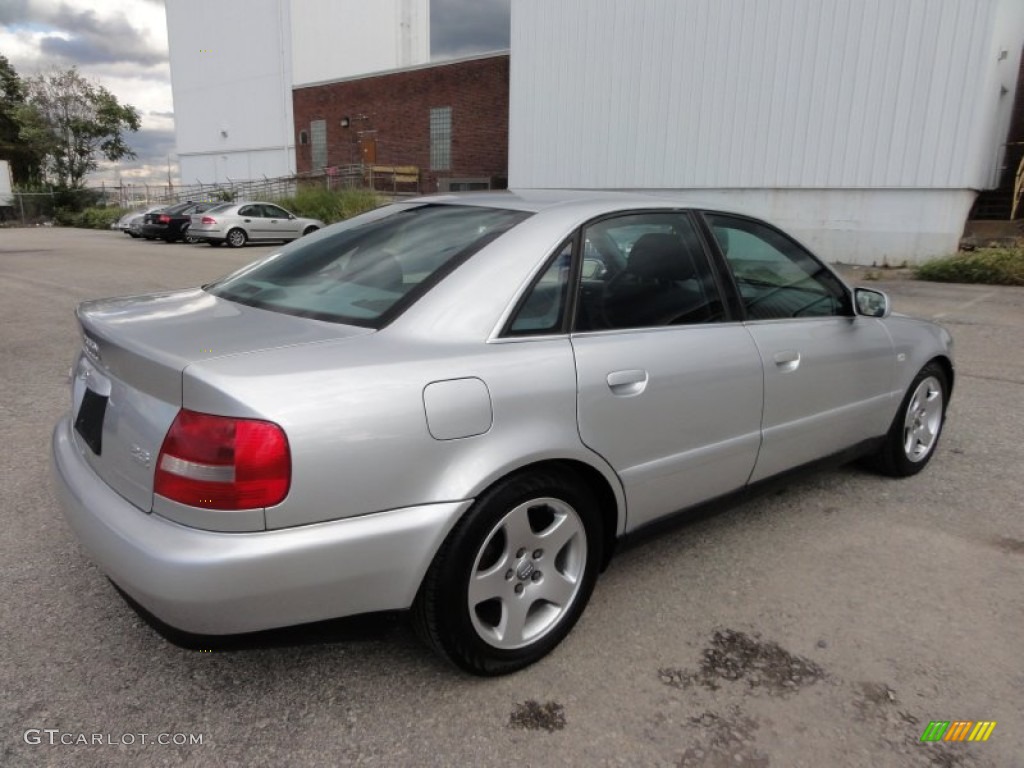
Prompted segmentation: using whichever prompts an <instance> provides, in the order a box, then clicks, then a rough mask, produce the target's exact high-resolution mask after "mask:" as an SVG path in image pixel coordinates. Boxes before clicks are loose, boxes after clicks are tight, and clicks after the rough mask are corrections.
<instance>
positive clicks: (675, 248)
mask: <svg viewBox="0 0 1024 768" xmlns="http://www.w3.org/2000/svg"><path fill="white" fill-rule="evenodd" d="M626 271H628V272H631V273H632V274H634V275H636V276H637V277H639V278H641V279H643V280H689V279H690V278H691V277H693V274H694V271H695V270H694V266H693V256H692V254H691V251H690V249H689V248H687V247H686V246H685V245H684V243H683V241H682V240H681V239H680V238H679V236H678V235H672V234H669V233H667V232H649V233H648V234H646V235H641V236H640V238H639V239H638V240H637V241H636V242H635V243H633V248H632V250H630V252H629V261H628V262H627V263H626Z"/></svg>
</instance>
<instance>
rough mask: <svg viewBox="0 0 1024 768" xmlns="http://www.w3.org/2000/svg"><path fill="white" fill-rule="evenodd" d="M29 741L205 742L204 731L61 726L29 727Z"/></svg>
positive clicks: (105, 743) (98, 743)
mask: <svg viewBox="0 0 1024 768" xmlns="http://www.w3.org/2000/svg"><path fill="white" fill-rule="evenodd" d="M22 738H23V739H24V740H25V743H26V744H31V745H33V746H35V745H38V744H48V745H51V746H65V747H90V746H96V747H101V746H109V747H121V746H126V747H131V746H137V745H141V746H145V747H151V746H160V747H193V746H196V745H201V744H202V743H203V734H201V733H84V732H82V733H75V732H73V731H62V730H60V729H59V728H29V729H27V730H26V731H25V733H24V734H23V735H22Z"/></svg>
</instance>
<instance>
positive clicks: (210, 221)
mask: <svg viewBox="0 0 1024 768" xmlns="http://www.w3.org/2000/svg"><path fill="white" fill-rule="evenodd" d="M201 221H202V223H203V224H216V223H217V220H216V219H215V218H213V216H203V218H202V219H201Z"/></svg>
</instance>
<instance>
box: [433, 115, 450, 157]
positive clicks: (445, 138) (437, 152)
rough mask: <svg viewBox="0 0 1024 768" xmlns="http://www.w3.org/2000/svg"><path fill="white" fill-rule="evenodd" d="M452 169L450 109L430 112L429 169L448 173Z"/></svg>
mask: <svg viewBox="0 0 1024 768" xmlns="http://www.w3.org/2000/svg"><path fill="white" fill-rule="evenodd" d="M451 168H452V108H451V107H434V108H433V109H431V110H430V169H431V170H433V171H450V170H451Z"/></svg>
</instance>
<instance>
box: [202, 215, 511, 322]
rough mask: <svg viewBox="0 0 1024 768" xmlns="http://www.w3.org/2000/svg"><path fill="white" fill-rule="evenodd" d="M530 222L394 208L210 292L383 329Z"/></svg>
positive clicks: (312, 240) (293, 249)
mask: <svg viewBox="0 0 1024 768" xmlns="http://www.w3.org/2000/svg"><path fill="white" fill-rule="evenodd" d="M529 215H530V214H529V213H525V212H523V211H508V210H503V209H496V208H479V207H474V206H454V205H421V206H416V207H408V206H393V207H391V208H387V209H381V210H378V211H374V212H371V213H369V214H364V215H363V216H358V217H356V218H354V219H350V220H349V221H347V222H345V223H344V224H339V225H337V226H334V227H330V228H328V229H325V230H323V231H321V232H319V233H317V234H315V235H310V236H308V237H304V238H302V239H301V240H299V241H297V242H296V243H295V244H294V245H292V246H288V247H286V248H284V249H283V250H282V251H280V252H278V253H276V254H272V255H271V256H269V257H268V258H267V259H265V260H263V261H259V262H256V263H255V264H252V265H250V266H248V267H245V268H244V269H242V270H240V271H238V272H236V273H234V274H233V275H229V276H228V277H226V278H224V279H223V280H220V281H218V282H216V283H211V284H210V285H207V286H205V288H206V290H207V291H209V292H210V293H212V294H213V295H214V296H219V297H221V298H224V299H229V300H231V301H237V302H239V303H241V304H248V305H250V306H253V307H260V308H262V309H270V310H274V311H276V312H285V313H287V314H291V315H301V316H303V317H314V318H317V319H319V320H329V321H332V322H338V323H346V324H349V325H362V326H368V327H371V328H380V327H383V326H384V325H386V324H387V323H388V322H390V321H391V320H392V319H394V318H395V317H397V316H398V315H399V314H401V312H402V311H404V310H405V309H406V308H407V307H408V306H410V305H411V304H412V303H413V302H415V301H416V299H418V298H419V297H420V296H422V295H423V294H424V293H426V292H427V291H428V290H429V289H430V287H431V286H433V285H434V284H436V283H437V282H438V281H439V280H440V279H441V278H442V277H444V276H445V275H446V274H448V273H449V272H450V271H451V270H453V269H454V268H455V267H456V266H458V265H459V264H460V263H461V262H462V261H464V260H465V259H467V258H468V257H469V256H471V255H472V254H473V253H475V252H476V251H478V250H480V249H481V248H483V247H484V246H485V245H487V243H489V242H491V241H492V240H494V239H495V238H496V237H498V236H499V235H501V234H503V233H504V232H507V231H508V230H509V229H511V228H512V227H514V226H515V225H516V224H518V223H519V222H520V221H522V220H523V219H525V218H527V217H528V216H529Z"/></svg>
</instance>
